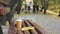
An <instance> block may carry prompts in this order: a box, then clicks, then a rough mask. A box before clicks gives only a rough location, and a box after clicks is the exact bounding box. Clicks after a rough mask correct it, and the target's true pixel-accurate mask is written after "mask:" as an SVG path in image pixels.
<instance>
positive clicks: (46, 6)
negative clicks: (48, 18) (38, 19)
mask: <svg viewBox="0 0 60 34" xmlns="http://www.w3.org/2000/svg"><path fill="white" fill-rule="evenodd" d="M48 5H49V4H48V2H47V1H46V2H44V5H43V6H42V8H41V10H40V12H42V10H44V14H46V10H47V9H48Z"/></svg>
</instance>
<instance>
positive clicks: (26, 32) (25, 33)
mask: <svg viewBox="0 0 60 34" xmlns="http://www.w3.org/2000/svg"><path fill="white" fill-rule="evenodd" d="M23 27H26V25H25V23H24V21H23ZM24 34H30V32H29V31H24Z"/></svg>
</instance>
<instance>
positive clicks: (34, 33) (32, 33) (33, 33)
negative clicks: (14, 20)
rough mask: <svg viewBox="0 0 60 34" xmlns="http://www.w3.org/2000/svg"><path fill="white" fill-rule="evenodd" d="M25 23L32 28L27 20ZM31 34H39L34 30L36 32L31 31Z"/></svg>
mask: <svg viewBox="0 0 60 34" xmlns="http://www.w3.org/2000/svg"><path fill="white" fill-rule="evenodd" d="M24 23H25V24H26V25H27V26H29V27H32V26H31V25H30V24H29V22H28V21H27V20H25V22H24ZM31 34H38V33H37V31H36V30H35V29H34V30H31Z"/></svg>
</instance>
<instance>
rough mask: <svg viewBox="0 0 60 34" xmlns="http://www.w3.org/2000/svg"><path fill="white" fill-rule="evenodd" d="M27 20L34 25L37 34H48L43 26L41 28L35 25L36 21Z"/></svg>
mask: <svg viewBox="0 0 60 34" xmlns="http://www.w3.org/2000/svg"><path fill="white" fill-rule="evenodd" d="M28 22H29V23H30V24H31V25H32V26H34V27H35V29H36V30H37V32H38V33H39V34H48V33H47V32H46V31H45V30H44V29H43V28H41V27H40V26H39V25H37V24H36V23H34V22H33V21H32V20H28Z"/></svg>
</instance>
